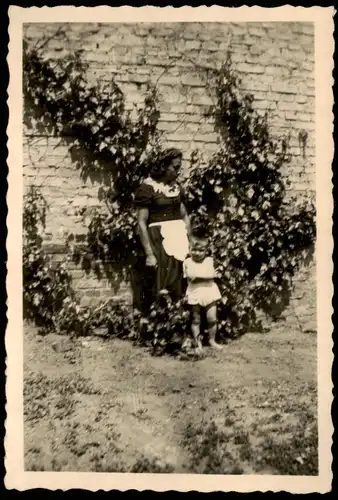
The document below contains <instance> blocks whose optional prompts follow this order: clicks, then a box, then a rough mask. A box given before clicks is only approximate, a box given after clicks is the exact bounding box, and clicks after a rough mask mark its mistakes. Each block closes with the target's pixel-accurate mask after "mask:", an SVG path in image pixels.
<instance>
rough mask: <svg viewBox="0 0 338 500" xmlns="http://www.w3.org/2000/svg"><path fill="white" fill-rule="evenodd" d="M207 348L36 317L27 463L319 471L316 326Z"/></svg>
mask: <svg viewBox="0 0 338 500" xmlns="http://www.w3.org/2000/svg"><path fill="white" fill-rule="evenodd" d="M205 353H206V357H205V358H204V359H202V360H198V361H192V360H188V361H186V360H185V361H183V360H178V359H177V358H174V357H170V356H164V357H153V356H152V355H151V353H150V352H149V351H148V350H147V349H146V348H142V347H139V346H135V345H133V344H132V342H130V341H124V340H118V339H110V340H104V339H102V338H100V337H98V336H96V337H90V338H86V339H77V340H76V341H74V342H70V341H69V340H67V339H65V337H58V336H56V335H48V336H44V337H43V336H39V335H37V333H36V331H35V330H34V329H33V328H26V329H25V344H24V356H25V366H24V368H25V389H24V391H25V394H24V401H25V468H26V470H54V471H92V472H128V471H129V472H130V471H131V472H168V473H169V472H175V473H182V472H184V473H203V474H208V473H209V474H212V473H217V474H254V473H259V474H287V475H289V474H296V475H300V474H302V475H304V474H305V475H316V474H318V470H317V469H318V463H317V391H316V388H317V383H316V359H317V358H316V336H315V335H314V334H304V333H301V332H300V331H297V330H295V328H294V326H293V327H292V328H287V326H286V325H285V324H284V325H281V326H276V327H275V328H274V329H273V330H272V331H270V332H269V333H265V334H247V335H245V336H243V337H242V338H240V339H238V340H236V341H233V342H231V343H230V344H228V345H225V346H224V348H223V350H222V351H221V352H217V353H213V352H211V351H210V349H209V348H207V347H206V348H205Z"/></svg>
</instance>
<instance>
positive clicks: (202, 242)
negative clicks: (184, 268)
mask: <svg viewBox="0 0 338 500" xmlns="http://www.w3.org/2000/svg"><path fill="white" fill-rule="evenodd" d="M207 248H208V240H207V239H194V240H193V241H192V243H191V247H190V253H191V257H192V258H193V260H195V261H196V262H202V261H203V260H204V259H205V257H206V254H207Z"/></svg>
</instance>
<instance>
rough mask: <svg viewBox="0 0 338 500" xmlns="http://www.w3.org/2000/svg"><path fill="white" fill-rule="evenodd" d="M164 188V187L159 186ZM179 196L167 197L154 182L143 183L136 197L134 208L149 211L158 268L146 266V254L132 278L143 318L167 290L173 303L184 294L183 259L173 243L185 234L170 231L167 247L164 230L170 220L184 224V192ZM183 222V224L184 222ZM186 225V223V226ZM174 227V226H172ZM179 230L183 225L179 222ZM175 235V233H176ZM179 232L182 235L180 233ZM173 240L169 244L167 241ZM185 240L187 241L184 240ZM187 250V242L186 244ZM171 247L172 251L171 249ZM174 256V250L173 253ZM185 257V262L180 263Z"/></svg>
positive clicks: (180, 190)
mask: <svg viewBox="0 0 338 500" xmlns="http://www.w3.org/2000/svg"><path fill="white" fill-rule="evenodd" d="M160 186H161V185H160ZM176 192H177V195H176V194H175V193H174V194H175V195H174V196H173V195H172V194H171V195H170V196H167V195H166V194H165V193H163V191H161V190H160V189H157V185H156V183H155V182H154V181H150V183H147V182H144V183H143V184H141V186H140V187H139V189H138V190H137V192H136V194H135V206H136V207H137V208H148V210H149V219H148V234H149V239H150V243H151V247H152V250H153V253H154V255H155V257H156V260H157V268H151V267H147V266H146V265H145V261H146V257H145V255H144V253H142V255H140V257H139V258H138V260H137V262H136V265H135V266H134V270H133V276H132V286H133V302H134V307H135V308H136V309H138V310H139V311H141V313H142V314H143V315H147V314H148V313H149V308H150V306H151V304H152V303H153V301H154V300H155V299H156V297H157V296H158V293H159V292H160V291H161V290H163V289H166V290H167V291H168V292H169V293H170V295H171V297H172V299H173V300H179V299H180V298H181V297H182V295H183V293H184V285H183V272H182V260H183V258H182V257H180V258H179V259H178V258H175V257H174V256H173V255H169V254H168V253H167V252H168V251H169V253H171V251H170V246H171V243H173V244H174V245H175V241H174V240H175V238H179V237H180V235H181V237H182V231H181V230H180V231H178V232H176V231H175V228H174V230H171V229H170V228H168V227H167V229H169V232H168V231H167V233H168V238H167V239H166V242H165V243H166V244H165V247H166V249H167V251H166V250H165V248H164V246H163V245H164V237H163V230H162V229H161V225H160V224H161V223H164V225H166V226H168V224H167V221H182V216H181V203H182V202H183V201H184V195H183V191H182V189H180V188H178V189H177V190H176ZM182 223H183V221H182ZM183 224H184V223H183ZM171 225H172V224H171ZM178 225H179V229H181V227H180V223H178ZM175 233H176V234H175ZM178 233H180V234H178ZM169 238H170V239H173V240H172V241H171V242H170V241H169V242H168V239H169ZM183 239H184V238H183ZM183 243H184V244H183V247H184V248H185V242H183ZM168 248H169V250H168ZM183 252H184V250H183ZM173 253H174V254H175V251H173ZM181 258H182V260H180V259H181Z"/></svg>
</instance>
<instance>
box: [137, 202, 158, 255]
mask: <svg viewBox="0 0 338 500" xmlns="http://www.w3.org/2000/svg"><path fill="white" fill-rule="evenodd" d="M148 218H149V210H148V208H139V209H138V212H137V224H138V229H139V235H140V240H141V243H142V246H143V248H144V252H145V254H146V256H147V257H154V253H153V249H152V247H151V244H150V239H149V234H148Z"/></svg>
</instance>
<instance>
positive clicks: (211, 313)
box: [206, 304, 222, 349]
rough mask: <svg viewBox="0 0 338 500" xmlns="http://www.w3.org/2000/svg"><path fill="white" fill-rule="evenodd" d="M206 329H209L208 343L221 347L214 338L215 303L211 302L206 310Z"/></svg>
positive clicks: (215, 322)
mask: <svg viewBox="0 0 338 500" xmlns="http://www.w3.org/2000/svg"><path fill="white" fill-rule="evenodd" d="M206 316H207V322H208V330H209V345H210V347H213V348H215V349H222V346H221V345H219V344H217V342H216V340H215V338H216V333H217V305H216V304H211V305H210V306H209V307H208V308H207V310H206Z"/></svg>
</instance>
